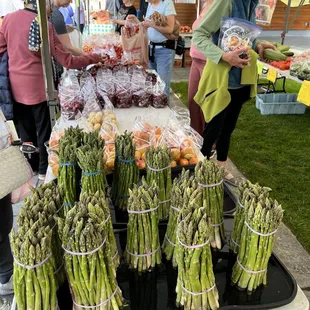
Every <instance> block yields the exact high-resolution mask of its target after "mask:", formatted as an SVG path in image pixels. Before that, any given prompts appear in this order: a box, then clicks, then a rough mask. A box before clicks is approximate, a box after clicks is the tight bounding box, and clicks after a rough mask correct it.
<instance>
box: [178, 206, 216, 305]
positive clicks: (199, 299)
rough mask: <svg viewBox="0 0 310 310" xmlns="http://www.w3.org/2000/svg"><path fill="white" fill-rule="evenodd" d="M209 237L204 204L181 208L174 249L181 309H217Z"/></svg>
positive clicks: (208, 225)
mask: <svg viewBox="0 0 310 310" xmlns="http://www.w3.org/2000/svg"><path fill="white" fill-rule="evenodd" d="M209 236H210V224H209V220H208V217H207V207H206V203H205V204H204V206H203V207H200V206H197V205H196V204H195V203H191V202H190V203H189V204H188V205H187V206H184V207H183V209H182V210H181V211H180V214H179V218H178V228H177V237H178V242H177V246H176V257H177V264H178V282H177V287H176V293H177V300H176V303H177V306H179V305H182V306H184V309H189V310H190V309H193V310H195V309H212V310H213V309H218V308H219V302H218V291H217V288H216V286H215V277H214V273H213V267H212V255H211V248H210V242H209ZM189 292H191V293H189ZM195 294H196V295H195Z"/></svg>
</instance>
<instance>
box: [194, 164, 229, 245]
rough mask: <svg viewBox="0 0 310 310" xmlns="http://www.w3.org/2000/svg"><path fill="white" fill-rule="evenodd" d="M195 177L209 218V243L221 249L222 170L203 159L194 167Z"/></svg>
mask: <svg viewBox="0 0 310 310" xmlns="http://www.w3.org/2000/svg"><path fill="white" fill-rule="evenodd" d="M195 177H196V179H197V182H198V183H199V185H200V186H201V187H202V188H203V203H204V204H205V205H206V208H207V214H208V216H209V217H210V219H211V229H210V243H211V246H212V247H213V248H214V249H221V248H222V247H223V244H224V242H225V229H224V217H223V207H224V184H223V177H224V170H223V168H219V167H218V166H217V165H216V164H215V163H214V162H211V161H208V160H206V159H204V160H203V161H200V162H199V163H198V164H197V165H196V167H195Z"/></svg>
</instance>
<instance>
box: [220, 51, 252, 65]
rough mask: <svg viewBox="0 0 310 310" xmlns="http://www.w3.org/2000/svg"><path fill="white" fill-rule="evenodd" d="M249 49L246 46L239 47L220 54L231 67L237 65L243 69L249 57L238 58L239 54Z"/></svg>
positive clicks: (246, 52)
mask: <svg viewBox="0 0 310 310" xmlns="http://www.w3.org/2000/svg"><path fill="white" fill-rule="evenodd" d="M248 52H249V49H248V48H239V49H235V50H234V51H232V52H228V53H224V54H223V56H222V60H224V61H226V62H227V63H229V64H230V65H231V66H232V67H237V68H241V69H243V68H244V67H245V66H247V65H248V64H249V63H250V60H251V59H250V58H247V59H244V58H243V59H242V58H240V55H241V54H248Z"/></svg>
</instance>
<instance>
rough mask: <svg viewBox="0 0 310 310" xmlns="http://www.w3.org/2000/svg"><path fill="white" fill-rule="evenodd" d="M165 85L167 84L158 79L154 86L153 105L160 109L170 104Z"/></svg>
mask: <svg viewBox="0 0 310 310" xmlns="http://www.w3.org/2000/svg"><path fill="white" fill-rule="evenodd" d="M165 87H166V85H165V83H164V82H163V81H157V83H156V85H155V86H154V88H153V102H152V107H154V108H156V109H158V108H164V107H166V106H168V96H167V94H166V92H165Z"/></svg>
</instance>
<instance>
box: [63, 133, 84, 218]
mask: <svg viewBox="0 0 310 310" xmlns="http://www.w3.org/2000/svg"><path fill="white" fill-rule="evenodd" d="M81 136H82V130H81V129H80V128H73V127H70V128H68V129H67V130H65V133H64V136H63V137H62V138H61V139H60V141H59V170H58V184H59V185H60V186H61V187H62V188H63V191H64V202H63V203H64V208H63V210H62V211H61V214H60V215H62V216H65V215H66V214H67V212H68V211H69V210H70V208H71V207H72V206H73V204H74V202H75V201H76V200H77V197H76V195H77V186H78V180H77V170H76V169H77V167H76V166H77V158H76V149H77V148H78V147H79V146H80V145H81Z"/></svg>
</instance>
